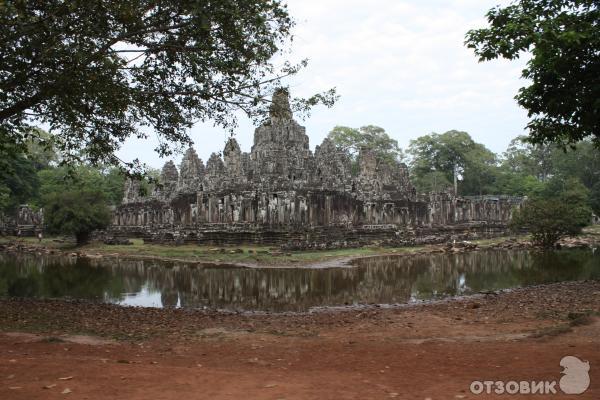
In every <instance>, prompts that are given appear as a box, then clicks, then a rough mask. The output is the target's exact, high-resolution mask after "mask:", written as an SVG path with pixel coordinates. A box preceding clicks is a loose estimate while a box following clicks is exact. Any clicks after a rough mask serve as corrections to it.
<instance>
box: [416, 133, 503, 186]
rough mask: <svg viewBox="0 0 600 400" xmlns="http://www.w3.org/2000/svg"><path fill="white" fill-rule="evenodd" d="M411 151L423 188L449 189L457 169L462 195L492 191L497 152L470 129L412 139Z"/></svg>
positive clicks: (419, 184) (420, 184) (418, 180)
mask: <svg viewBox="0 0 600 400" xmlns="http://www.w3.org/2000/svg"><path fill="white" fill-rule="evenodd" d="M408 154H409V155H410V156H411V163H410V165H411V173H412V176H413V181H414V184H415V186H416V187H417V188H418V189H419V190H420V191H423V192H426V191H440V190H446V189H448V187H450V186H452V182H453V180H454V172H455V169H456V173H457V176H458V178H459V187H458V192H459V194H462V195H477V194H486V193H489V192H490V191H491V190H493V189H492V184H493V181H494V178H493V169H494V167H495V165H496V155H495V154H494V153H492V152H491V151H490V150H488V149H487V148H486V147H485V146H484V145H483V144H480V143H477V142H475V141H474V140H473V139H472V138H471V136H470V135H469V134H468V133H467V132H462V131H456V130H452V131H448V132H445V133H442V134H438V133H432V134H430V135H425V136H421V137H419V138H417V139H414V140H411V142H410V145H409V147H408Z"/></svg>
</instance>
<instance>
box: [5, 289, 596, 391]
mask: <svg viewBox="0 0 600 400" xmlns="http://www.w3.org/2000/svg"><path fill="white" fill-rule="evenodd" d="M599 311H600V282H590V281H587V282H572V283H560V284H553V285H545V286H537V287H530V288H524V289H517V290H514V291H509V292H502V293H498V294H488V295H480V296H475V297H469V298H462V299H454V300H449V301H443V302H439V303H429V304H420V305H411V306H404V307H394V308H383V307H374V306H373V307H366V308H348V309H341V310H323V311H319V312H313V313H302V314H245V313H244V314H233V313H231V314H225V313H218V312H207V311H189V310H179V309H177V310H168V309H162V310H161V309H142V308H127V307H119V306H113V305H106V304H94V303H85V302H75V301H73V302H68V301H58V300H45V301H44V300H18V299H3V300H0V329H1V330H2V331H3V333H0V399H27V400H29V399H64V398H73V399H144V400H147V399H152V400H155V399H388V398H400V399H405V398H406V399H428V398H429V399H432V400H433V399H462V398H465V399H472V398H489V397H490V396H486V395H474V394H472V393H471V392H470V390H469V386H470V383H471V382H472V381H473V380H480V381H483V380H494V381H497V380H505V381H509V380H517V381H519V380H529V381H531V380H536V381H539V380H556V381H558V380H559V379H560V377H561V376H560V371H561V367H560V366H559V362H560V359H561V358H562V357H563V356H565V355H574V356H577V357H580V358H581V359H583V360H588V361H589V362H590V365H591V370H590V378H591V386H590V388H589V389H588V390H587V392H586V393H585V394H583V395H580V396H565V395H561V394H560V390H559V394H557V395H554V396H547V397H545V396H539V395H537V396H533V398H548V397H550V398H569V397H570V398H578V399H597V398H600V351H599V350H600V319H599V318H598V316H597V315H598V312H599ZM498 397H503V398H507V397H508V398H512V397H517V398H518V396H508V395H506V394H505V395H503V396H498ZM524 397H532V396H524Z"/></svg>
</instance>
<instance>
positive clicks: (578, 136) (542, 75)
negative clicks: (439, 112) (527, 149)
mask: <svg viewBox="0 0 600 400" xmlns="http://www.w3.org/2000/svg"><path fill="white" fill-rule="evenodd" d="M486 17H487V21H488V23H489V26H488V27H487V28H483V29H475V30H471V31H469V32H468V33H467V35H466V45H467V46H468V47H469V48H471V49H473V50H474V52H475V54H476V55H477V56H479V60H480V61H488V60H492V59H496V58H500V57H502V58H506V59H509V60H512V59H516V58H518V57H520V56H521V55H522V54H524V53H525V52H529V53H530V54H531V59H530V60H529V61H528V63H527V67H526V68H525V69H524V70H523V72H522V77H523V78H525V79H527V80H528V81H530V82H531V84H530V85H529V86H527V87H523V88H521V89H520V90H519V93H518V95H517V96H516V99H517V101H518V103H519V105H521V106H522V107H524V108H525V109H526V110H527V111H528V114H529V117H530V118H531V120H530V122H529V123H528V125H527V127H528V128H529V138H530V140H531V141H532V142H534V143H557V144H559V145H561V146H564V145H567V144H573V143H576V142H578V141H580V140H582V139H584V138H591V139H592V140H593V142H594V144H595V145H596V147H600V89H599V88H600V73H598V71H600V33H599V32H600V30H599V27H598V21H599V20H600V8H599V7H598V1H597V0H555V1H548V0H518V1H516V2H514V3H512V4H511V5H509V6H506V7H499V6H498V7H496V8H493V9H491V10H490V11H489V12H488V13H487V15H486Z"/></svg>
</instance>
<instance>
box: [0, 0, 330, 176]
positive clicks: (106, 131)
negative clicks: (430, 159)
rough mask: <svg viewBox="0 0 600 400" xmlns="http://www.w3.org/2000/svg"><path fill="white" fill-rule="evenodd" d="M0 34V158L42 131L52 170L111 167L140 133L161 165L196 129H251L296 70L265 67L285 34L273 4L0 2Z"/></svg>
mask: <svg viewBox="0 0 600 400" xmlns="http://www.w3.org/2000/svg"><path fill="white" fill-rule="evenodd" d="M0 25H1V26H2V30H0V43H1V44H0V136H2V137H3V138H4V139H5V140H2V141H1V142H0V146H4V145H7V146H9V147H8V148H12V147H10V146H13V145H15V144H17V145H23V143H24V142H25V141H26V140H27V139H28V138H29V137H31V136H37V135H36V133H37V132H36V131H35V130H32V129H31V126H32V124H35V123H37V124H39V123H44V124H47V126H49V127H50V130H51V133H52V134H53V140H54V141H55V145H56V147H57V149H58V151H59V153H60V154H61V156H62V161H63V162H70V161H72V160H87V161H91V162H104V163H110V164H118V163H119V162H120V160H118V159H117V158H116V156H115V155H114V152H115V150H117V149H118V148H119V146H120V145H121V144H122V143H123V142H124V141H125V140H126V139H127V138H130V137H138V138H146V137H147V136H148V134H149V133H148V132H153V133H154V134H155V135H156V136H157V138H158V139H159V142H160V144H159V145H158V147H157V148H156V151H157V152H158V153H159V154H160V155H161V156H164V155H169V154H171V152H172V151H173V150H174V149H176V148H180V147H182V146H187V145H190V144H191V142H192V140H191V138H190V137H189V135H188V133H187V130H188V129H189V128H190V127H191V125H192V124H193V123H194V122H196V121H206V120H211V121H213V122H214V123H215V124H216V125H217V126H221V127H224V128H229V129H231V128H233V127H235V125H236V114H235V112H236V111H238V110H242V111H244V112H245V113H246V114H247V115H249V116H250V117H252V118H260V116H261V115H263V111H264V110H265V109H266V108H267V107H268V104H265V103H266V102H268V94H269V93H270V92H272V90H273V89H274V88H275V87H276V86H280V85H281V84H282V83H281V78H282V77H284V76H287V75H290V74H294V73H296V72H297V71H298V70H299V69H300V68H301V67H302V66H303V65H305V62H304V61H303V62H301V63H300V64H298V65H290V64H289V63H284V65H283V67H282V68H276V67H275V66H274V65H273V63H272V61H271V59H272V57H273V56H274V55H275V54H276V53H277V52H278V51H279V49H280V48H282V46H283V45H285V43H286V42H287V41H288V40H289V39H290V29H291V27H292V26H293V21H292V19H291V18H290V16H289V14H288V11H287V8H286V6H284V5H282V3H281V2H280V1H279V0H248V1H237V0H221V1H200V2H198V1H195V0H160V1H159V0H131V1H121V0H98V1H86V0H74V1H71V0H44V1H4V2H2V4H1V5H0ZM335 97H336V96H335V92H334V91H333V90H331V91H329V92H327V93H325V94H318V95H315V96H313V97H310V98H308V99H304V100H298V101H297V102H296V103H295V105H296V107H297V108H298V109H307V108H309V107H310V106H312V105H315V104H317V103H319V102H323V103H325V104H327V105H331V104H332V103H333V101H334V99H335ZM139 165H140V163H139V161H137V160H135V161H134V162H132V163H127V164H126V166H127V167H129V169H136V168H138V167H139Z"/></svg>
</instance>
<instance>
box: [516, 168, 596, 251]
mask: <svg viewBox="0 0 600 400" xmlns="http://www.w3.org/2000/svg"><path fill="white" fill-rule="evenodd" d="M590 214H591V210H590V208H589V191H588V189H587V188H586V187H585V186H584V185H583V184H582V183H581V181H580V180H578V179H576V178H567V179H564V178H563V177H561V176H556V177H553V178H551V179H550V180H549V181H548V183H547V185H546V186H545V187H544V188H543V189H542V190H541V191H540V192H539V193H537V194H535V195H534V196H533V197H532V198H531V199H529V200H528V201H527V202H526V203H525V204H524V205H523V207H522V208H521V209H520V210H517V211H515V212H514V213H513V218H512V221H511V226H512V228H513V229H515V230H519V229H527V231H529V232H530V233H531V236H532V239H533V241H534V243H536V244H538V245H540V246H543V247H552V246H554V245H555V244H556V242H557V241H558V240H559V239H560V238H561V237H563V236H568V235H576V234H578V233H580V232H581V229H582V228H583V227H584V226H586V225H587V224H588V223H589V221H590Z"/></svg>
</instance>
